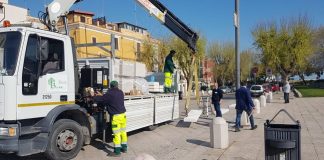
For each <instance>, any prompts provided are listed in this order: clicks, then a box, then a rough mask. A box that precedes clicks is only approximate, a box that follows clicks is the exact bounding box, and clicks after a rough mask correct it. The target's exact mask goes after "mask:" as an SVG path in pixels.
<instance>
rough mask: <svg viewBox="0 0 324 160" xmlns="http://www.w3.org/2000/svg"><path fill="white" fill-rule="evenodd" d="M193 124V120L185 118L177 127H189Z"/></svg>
mask: <svg viewBox="0 0 324 160" xmlns="http://www.w3.org/2000/svg"><path fill="white" fill-rule="evenodd" d="M190 125H191V122H184V121H183V120H180V121H179V122H178V123H177V125H176V127H180V128H189V127H190Z"/></svg>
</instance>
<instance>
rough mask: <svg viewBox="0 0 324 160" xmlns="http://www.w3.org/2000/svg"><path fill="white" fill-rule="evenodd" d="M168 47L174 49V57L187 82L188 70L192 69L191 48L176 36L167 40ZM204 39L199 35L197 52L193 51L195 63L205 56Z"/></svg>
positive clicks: (188, 77)
mask: <svg viewBox="0 0 324 160" xmlns="http://www.w3.org/2000/svg"><path fill="white" fill-rule="evenodd" d="M169 46H170V47H169V48H170V49H173V50H175V51H176V52H177V53H176V54H175V56H174V58H175V61H176V64H177V65H178V68H180V69H181V70H182V72H183V74H184V78H185V79H186V80H187V82H189V79H190V72H191V71H192V70H193V66H191V60H192V54H193V53H192V50H190V49H189V48H188V46H187V44H186V43H184V42H183V41H182V40H181V39H179V38H178V37H176V36H172V37H171V38H170V40H169ZM205 48H206V39H205V38H204V37H200V38H199V39H198V41H197V52H196V53H195V57H196V61H195V63H196V64H198V65H199V63H200V62H201V60H202V59H203V58H204V56H205V52H206V51H205Z"/></svg>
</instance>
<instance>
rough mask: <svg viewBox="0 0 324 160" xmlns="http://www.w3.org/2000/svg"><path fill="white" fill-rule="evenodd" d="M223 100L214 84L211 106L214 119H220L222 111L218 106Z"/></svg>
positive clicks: (220, 92) (221, 92) (220, 91)
mask: <svg viewBox="0 0 324 160" xmlns="http://www.w3.org/2000/svg"><path fill="white" fill-rule="evenodd" d="M222 98H223V91H222V90H221V89H219V88H218V84H217V83H215V85H214V88H213V90H212V98H211V100H212V104H214V107H215V111H216V117H222V111H221V109H220V104H221V101H222Z"/></svg>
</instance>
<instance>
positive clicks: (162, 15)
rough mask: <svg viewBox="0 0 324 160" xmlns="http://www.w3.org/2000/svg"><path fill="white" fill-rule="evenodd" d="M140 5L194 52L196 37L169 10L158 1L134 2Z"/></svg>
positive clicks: (143, 0)
mask: <svg viewBox="0 0 324 160" xmlns="http://www.w3.org/2000/svg"><path fill="white" fill-rule="evenodd" d="M136 1H137V2H138V3H139V4H140V5H142V6H143V7H144V8H145V9H147V10H148V11H149V12H150V14H152V15H154V16H155V17H156V18H157V19H158V20H159V21H161V23H163V25H165V26H166V27H167V28H168V29H170V30H171V31H172V32H173V33H174V34H176V35H177V36H178V37H179V38H180V39H182V40H183V41H184V42H185V43H187V45H188V47H189V48H190V49H192V50H193V51H194V52H195V51H196V49H197V48H196V44H197V40H198V38H199V37H198V35H197V33H196V32H194V31H193V30H192V29H190V28H189V27H188V26H187V25H186V24H184V23H183V22H182V21H181V20H180V19H179V18H178V17H176V16H175V15H174V14H173V13H172V12H171V11H170V10H168V9H167V8H166V7H165V6H164V5H163V4H162V3H160V2H159V1H158V0H136Z"/></svg>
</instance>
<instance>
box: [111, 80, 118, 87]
mask: <svg viewBox="0 0 324 160" xmlns="http://www.w3.org/2000/svg"><path fill="white" fill-rule="evenodd" d="M110 87H111V88H116V87H118V82H117V81H111V82H110Z"/></svg>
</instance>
